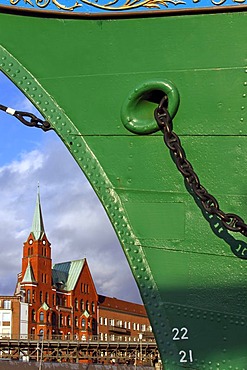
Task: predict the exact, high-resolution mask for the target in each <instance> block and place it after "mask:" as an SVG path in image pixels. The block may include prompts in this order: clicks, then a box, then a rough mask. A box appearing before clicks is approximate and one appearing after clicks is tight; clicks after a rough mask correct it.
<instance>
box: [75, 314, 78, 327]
mask: <svg viewBox="0 0 247 370" xmlns="http://www.w3.org/2000/svg"><path fill="white" fill-rule="evenodd" d="M75 327H76V328H78V317H77V316H76V317H75Z"/></svg>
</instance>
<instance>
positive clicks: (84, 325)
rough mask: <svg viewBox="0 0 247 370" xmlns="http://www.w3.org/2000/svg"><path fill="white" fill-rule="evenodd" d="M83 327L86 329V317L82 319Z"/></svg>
mask: <svg viewBox="0 0 247 370" xmlns="http://www.w3.org/2000/svg"><path fill="white" fill-rule="evenodd" d="M81 328H82V329H83V330H85V329H86V320H85V319H82V320H81Z"/></svg>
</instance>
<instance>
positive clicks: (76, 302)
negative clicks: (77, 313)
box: [75, 298, 78, 310]
mask: <svg viewBox="0 0 247 370" xmlns="http://www.w3.org/2000/svg"><path fill="white" fill-rule="evenodd" d="M75 309H76V310H78V299H77V298H76V299H75Z"/></svg>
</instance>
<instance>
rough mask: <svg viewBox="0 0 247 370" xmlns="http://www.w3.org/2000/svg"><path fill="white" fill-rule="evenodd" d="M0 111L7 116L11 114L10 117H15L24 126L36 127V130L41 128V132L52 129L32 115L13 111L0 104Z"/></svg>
mask: <svg viewBox="0 0 247 370" xmlns="http://www.w3.org/2000/svg"><path fill="white" fill-rule="evenodd" d="M0 110H2V111H4V112H6V113H8V114H11V116H14V117H16V118H17V119H18V120H19V121H20V122H22V123H23V124H24V125H26V126H29V127H38V128H41V130H43V131H49V130H52V127H51V125H50V123H49V122H47V121H45V120H42V119H40V118H38V117H36V116H35V115H34V114H32V113H28V112H22V111H19V110H14V109H12V108H8V107H5V106H4V105H1V104H0Z"/></svg>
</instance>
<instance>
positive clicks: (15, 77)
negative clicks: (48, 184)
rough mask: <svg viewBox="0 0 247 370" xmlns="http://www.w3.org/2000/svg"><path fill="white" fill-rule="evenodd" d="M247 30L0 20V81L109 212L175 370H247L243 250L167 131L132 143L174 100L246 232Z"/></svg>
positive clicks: (159, 22) (195, 17)
mask: <svg viewBox="0 0 247 370" xmlns="http://www.w3.org/2000/svg"><path fill="white" fill-rule="evenodd" d="M246 21H247V18H246V12H245V11H243V10H240V11H238V12H237V11H234V12H227V11H226V12H221V13H212V14H210V12H208V13H205V14H197V13H193V14H179V15H175V14H171V15H170V16H162V17H161V16H159V17H145V18H144V17H143V18H140V17H136V18H130V19H128V18H123V19H121V18H115V19H103V18H101V19H100V18H95V19H79V18H72V17H68V16H66V17H64V18H61V17H50V16H45V17H40V16H37V15H36V14H31V13H29V14H21V13H20V14H14V13H11V12H10V11H9V10H8V11H2V12H1V14H0V68H1V70H2V71H3V72H4V73H5V74H6V75H7V76H8V77H9V78H10V79H11V80H12V81H13V82H14V83H15V84H16V85H17V86H18V87H19V89H20V90H22V91H23V93H24V94H25V95H26V96H27V97H28V98H29V99H30V100H31V101H32V102H33V104H34V105H35V106H36V107H37V108H38V109H39V111H40V112H41V113H42V115H43V116H44V117H45V118H46V119H47V120H48V121H49V122H50V123H51V125H52V127H53V128H54V129H55V131H56V132H57V134H58V135H59V136H60V138H61V139H62V140H63V142H64V144H65V145H66V146H67V148H68V149H69V150H70V152H71V154H72V155H73V156H74V158H75V160H76V161H77V163H78V165H79V166H80V168H81V169H82V171H83V172H84V173H85V175H86V176H87V178H88V180H89V181H90V183H91V185H92V186H93V188H94V190H95V192H96V193H97V195H98V197H99V199H100V200H101V202H102V204H103V206H104V207H105V209H106V212H107V214H108V216H109V218H110V220H111V222H112V224H113V226H114V228H115V231H116V233H117V235H118V238H119V240H120V242H121V245H122V247H123V249H124V251H125V254H126V257H127V259H128V261H129V264H130V266H131V269H132V271H133V275H134V277H135V279H136V281H137V284H138V286H139V289H140V292H141V295H142V298H143V301H144V303H145V305H146V308H147V311H148V315H149V318H150V321H151V324H152V327H153V330H154V333H155V337H156V340H157V343H158V346H159V351H160V354H161V357H162V362H163V365H164V368H165V369H166V370H177V369H182V368H189V369H200V370H201V369H212V370H216V369H221V370H226V369H236V370H237V369H239V370H240V369H241V370H244V369H245V370H246V369H247V351H246V343H247V325H246V313H247V289H246V280H247V265H246V264H247V261H246V258H247V239H246V237H244V236H242V235H241V234H236V233H231V232H229V231H227V230H225V229H224V228H223V227H222V225H221V223H220V221H219V220H218V219H217V218H216V217H209V216H208V215H207V213H205V212H203V211H202V209H201V208H200V207H199V205H198V204H197V202H196V201H195V199H194V197H193V196H192V195H191V193H190V192H189V191H188V190H187V188H186V186H185V184H184V180H183V177H182V176H181V174H180V173H179V172H178V170H177V168H176V165H175V164H174V161H173V159H172V157H171V154H170V152H169V150H168V149H167V147H166V146H165V145H164V142H163V138H162V133H161V132H160V131H156V132H154V133H150V134H145V132H141V130H140V133H139V134H138V133H133V132H131V131H130V130H129V129H128V123H132V124H138V125H142V123H144V126H145V125H146V123H147V122H151V124H152V126H153V127H154V126H155V124H156V123H155V121H154V118H153V112H154V109H155V108H156V106H157V103H155V102H153V101H156V100H157V99H158V98H157V96H159V94H160V93H159V91H160V90H162V86H163V85H162V84H165V86H167V85H169V86H171V89H170V90H171V91H177V92H178V94H177V95H176V94H175V95H176V96H175V97H174V96H173V95H172V96H171V100H172V99H174V101H173V102H171V105H172V108H173V110H174V114H173V115H174V119H173V126H174V131H175V132H176V133H177V134H178V135H179V136H180V138H181V142H182V144H183V146H184V149H185V152H186V155H187V157H188V159H189V161H190V162H191V163H192V164H193V167H194V169H195V170H196V172H197V173H198V175H199V177H200V180H201V181H202V183H203V185H204V186H205V187H206V188H207V189H208V191H209V192H210V193H212V194H214V195H215V196H216V197H217V199H218V200H219V203H220V206H221V208H222V209H223V210H224V211H225V212H229V213H238V214H240V215H241V217H242V218H243V219H245V220H247V185H246V184H247V173H246V170H245V169H246V163H247V145H246V144H247V142H246V134H247V126H246V113H245V112H246V99H247V97H246V94H247V67H246V60H247V47H246V46H247V27H246ZM173 89H174V90H173ZM151 90H152V91H154V93H153V95H152V93H150V91H151ZM164 90H165V92H166V87H165V88H164ZM170 90H169V91H170ZM140 91H141V92H143V91H144V93H143V94H141V93H139V92H140ZM145 91H148V93H145ZM157 91H158V93H157ZM138 94H139V95H138ZM178 95H179V97H178ZM150 96H151V97H150ZM133 99H134V102H133ZM135 99H136V100H135ZM179 100H180V102H179ZM169 104H170V103H168V110H169ZM176 111H177V112H176ZM123 123H124V124H123ZM126 127H127V128H126ZM144 131H145V130H144ZM61 164H62V158H61ZM68 176H72V177H73V173H68Z"/></svg>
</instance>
